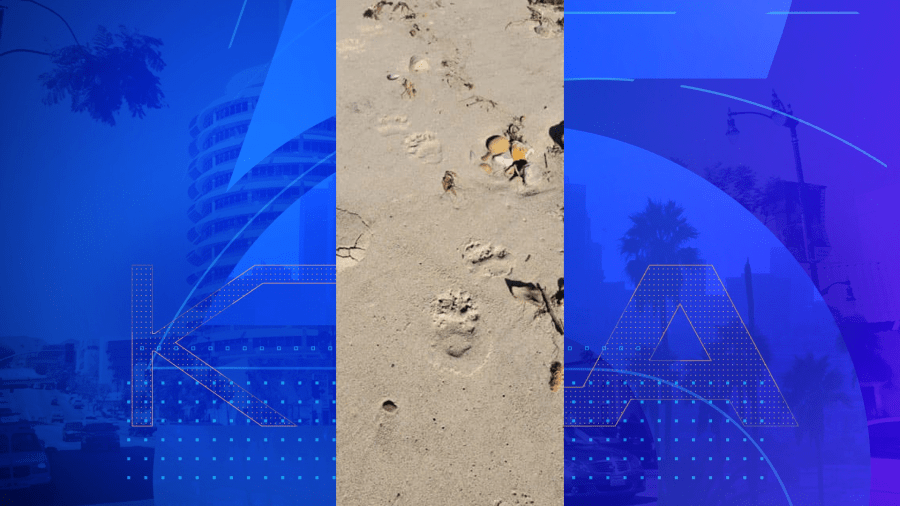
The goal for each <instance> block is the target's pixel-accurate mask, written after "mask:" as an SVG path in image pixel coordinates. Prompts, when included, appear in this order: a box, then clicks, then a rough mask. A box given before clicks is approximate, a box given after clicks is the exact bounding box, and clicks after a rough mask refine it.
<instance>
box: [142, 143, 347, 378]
mask: <svg viewBox="0 0 900 506" xmlns="http://www.w3.org/2000/svg"><path fill="white" fill-rule="evenodd" d="M335 153H337V151H332V152H331V154H330V155H328V156H326V157H325V158H322V159H321V160H319V161H318V162H316V164H315V165H313V166H312V167H310V168H309V170H307V171H306V172H304V173H303V174H300V175H299V176H297V179H294V180H293V181H291V184H289V185H286V186H285V187H284V188H282V189H281V191H280V192H278V193H277V194H276V195H275V196H274V197H272V200H270V201H268V202H266V204H265V205H264V206H262V207H261V208H260V209H259V211H257V212H256V214H254V215H253V217H252V218H250V219H249V220H247V223H246V224H244V226H243V227H241V229H240V230H238V232H237V234H235V235H234V237H232V238H231V240H230V241H228V244H226V245H225V248H224V249H222V251H221V252H220V253H219V255H218V256H216V258H215V259H213V261H212V262H210V264H209V267H207V268H206V271H204V272H203V275H202V276H200V279H198V280H197V283H196V284H195V285H194V288H191V293H189V294H188V296H187V297H186V298H185V299H184V302H182V303H181V307H180V308H178V311H177V312H175V318H174V319H173V320H172V321H171V322H169V324H168V325H166V331H165V333H163V336H162V339H160V340H159V344H158V345H157V346H156V351H157V352H159V350H160V349H162V345H163V342H164V341H165V340H166V337H167V336H168V335H169V329H171V328H172V325H173V324H174V323H175V321H176V320H178V317H179V316H181V311H182V310H184V305H185V304H187V301H189V300H190V299H191V296H193V295H194V292H195V291H196V290H197V287H198V286H200V282H201V281H203V278H205V277H206V274H207V273H209V271H210V269H212V268H213V266H214V265H216V262H218V261H219V259H220V258H222V255H224V254H225V252H226V251H228V248H229V247H230V246H231V243H233V242H234V241H235V240H237V238H238V237H239V236H240V235H241V234H243V233H244V230H247V227H249V226H250V224H251V223H253V220H255V219H256V218H257V216H259V215H260V214H261V213H262V212H263V211H265V210H266V208H267V207H269V206H270V205H271V204H272V202H275V199H277V198H278V197H280V196H281V194H282V193H284V192H286V191H287V189H288V188H290V187H291V186H294V185H295V184H297V181H300V180H301V179H302V178H303V176H305V175H307V174H309V173H310V171H312V170H313V169H315V168H316V167H318V166H319V165H321V164H323V163H324V162H325V160H328V159H329V158H331V157H332V156H334V155H335ZM151 367H153V362H152V361H151V362H150V363H149V364H147V369H150V368H151Z"/></svg>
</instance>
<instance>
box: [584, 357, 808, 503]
mask: <svg viewBox="0 0 900 506" xmlns="http://www.w3.org/2000/svg"><path fill="white" fill-rule="evenodd" d="M594 370H595V371H604V372H614V373H619V374H630V375H632V376H640V377H642V378H647V379H650V380H656V381H661V382H663V383H665V384H666V385H669V386H671V387H675V388H677V389H679V390H681V391H682V392H684V393H686V394H690V395H692V396H694V397H696V398H698V399H700V400H701V401H703V402H705V403H707V404H708V405H709V406H710V407H711V408H713V409H715V410H716V411H718V412H719V413H721V414H722V416H724V417H725V418H727V419H729V420H731V421H732V422H734V426H735V427H737V428H738V429H739V430H740V431H741V432H743V433H744V435H745V436H747V439H749V440H750V442H751V443H753V446H755V447H756V449H757V450H758V451H759V454H760V455H762V456H763V458H764V459H766V463H767V464H769V469H771V470H772V473H774V474H775V479H777V480H778V484H779V485H781V490H783V491H784V497H785V498H786V499H787V501H788V504H789V505H790V506H794V503H793V501H791V496H790V494H788V491H787V487H785V486H784V482H783V481H781V476H780V475H779V474H778V471H776V470H775V466H774V465H773V464H772V461H771V460H769V456H768V455H766V452H764V451H763V449H762V448H760V446H759V444H758V443H757V442H756V440H755V439H753V436H751V435H750V434H749V433H748V432H747V431H746V430H744V427H743V426H742V425H741V423H740V422H738V421H737V420H735V419H734V418H731V416H729V415H728V413H726V412H724V411H722V409H721V408H719V407H718V406H716V405H715V404H713V402H712V401H710V400H708V399H705V398H703V397H701V396H700V395H698V394H696V393H694V392H692V391H690V390H688V389H686V388H684V387H682V386H680V385H676V384H675V383H670V382H668V381H666V380H664V379H662V378H658V377H656V376H650V375H649V374H641V373H639V372H633V371H626V370H622V369H607V368H602V367H598V368H595V369H594Z"/></svg>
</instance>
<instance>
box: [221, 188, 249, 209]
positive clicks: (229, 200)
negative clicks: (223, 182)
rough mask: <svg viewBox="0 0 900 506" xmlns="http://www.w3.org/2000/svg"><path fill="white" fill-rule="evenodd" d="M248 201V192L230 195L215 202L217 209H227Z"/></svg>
mask: <svg viewBox="0 0 900 506" xmlns="http://www.w3.org/2000/svg"><path fill="white" fill-rule="evenodd" d="M246 201H247V192H239V193H229V194H226V195H225V196H223V197H219V198H217V199H216V200H215V204H216V209H224V208H226V207H230V206H234V205H238V204H241V203H243V202H246Z"/></svg>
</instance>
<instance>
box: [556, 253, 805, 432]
mask: <svg viewBox="0 0 900 506" xmlns="http://www.w3.org/2000/svg"><path fill="white" fill-rule="evenodd" d="M679 306H680V307H679ZM679 309H683V310H684V313H685V315H686V316H687V317H688V319H689V322H690V323H691V326H692V327H693V329H694V331H695V332H696V333H697V336H698V337H699V338H700V340H701V343H702V344H703V346H704V348H705V349H706V350H707V352H708V354H709V356H710V360H709V361H658V360H651V356H652V355H653V353H654V351H655V350H656V347H657V346H658V345H659V343H660V340H661V339H662V336H663V333H664V329H665V327H666V325H667V322H669V321H671V319H672V316H673V315H674V313H675V312H676V311H677V310H679ZM600 358H602V359H603V360H604V361H605V362H606V363H607V364H608V367H609V368H610V369H621V370H626V371H634V372H638V373H642V374H646V375H648V376H653V377H656V378H661V379H663V380H666V381H670V382H672V383H674V384H676V385H680V386H682V387H683V388H686V389H689V390H691V391H692V392H695V393H696V394H698V395H699V396H700V397H702V398H705V399H707V400H724V401H725V402H726V403H728V404H731V405H732V406H733V408H734V409H735V411H736V412H737V414H738V419H739V420H740V421H741V423H742V424H743V425H745V426H767V427H772V426H796V425H797V422H796V420H795V419H794V416H793V414H792V413H791V411H790V408H789V407H788V405H787V403H786V402H785V400H784V397H783V396H782V395H781V391H780V390H779V389H778V385H777V384H776V383H775V380H774V379H773V378H772V375H771V373H770V372H769V369H768V366H766V364H765V361H764V360H763V358H762V356H760V354H759V350H758V349H757V348H756V345H755V344H754V342H753V339H752V337H751V336H750V333H749V332H748V331H747V328H746V326H745V325H744V323H743V321H742V320H741V317H740V314H739V313H738V312H737V309H736V308H735V307H734V304H733V303H732V301H731V298H730V297H729V296H728V293H727V291H726V290H725V286H724V285H723V283H722V281H721V279H719V275H718V274H717V273H716V271H715V269H714V268H713V267H712V266H711V265H651V266H649V267H648V268H647V270H646V271H645V272H644V276H643V278H642V279H641V281H640V282H639V283H638V286H637V287H636V288H635V291H634V294H633V295H632V297H631V300H630V301H629V302H628V305H627V306H626V308H625V311H624V312H623V313H622V316H621V317H620V319H619V322H618V323H617V324H616V327H615V329H614V330H613V332H612V335H611V336H610V337H609V339H608V340H607V342H606V345H605V346H604V347H603V350H602V352H601V355H600V357H599V358H598V363H599V360H600ZM596 367H597V364H596V363H595V364H594V368H596ZM565 396H566V399H565V414H566V418H565V424H566V425H567V426H614V425H616V424H618V422H619V419H620V418H621V417H622V414H623V413H624V411H625V409H626V408H627V406H628V403H629V402H631V401H632V400H642V401H643V400H675V399H689V398H690V397H689V396H688V395H687V394H686V393H685V392H682V391H679V390H678V389H675V388H672V387H670V386H668V385H666V384H665V383H663V382H659V381H654V380H650V379H636V378H634V377H627V376H625V375H623V374H618V373H613V372H601V371H594V370H593V369H592V371H591V373H590V374H589V375H588V376H587V379H586V380H585V383H584V384H583V385H580V386H573V385H570V386H568V387H567V388H566V393H565Z"/></svg>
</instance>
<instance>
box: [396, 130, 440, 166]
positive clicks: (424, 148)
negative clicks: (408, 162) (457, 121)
mask: <svg viewBox="0 0 900 506" xmlns="http://www.w3.org/2000/svg"><path fill="white" fill-rule="evenodd" d="M403 144H405V145H406V152H407V153H408V154H409V156H411V157H413V158H418V159H420V160H422V162H424V163H429V164H437V163H441V161H442V160H443V159H444V150H443V147H442V146H441V141H439V140H438V139H437V137H436V136H435V134H434V133H432V132H420V133H416V134H410V135H407V136H406V138H405V139H403Z"/></svg>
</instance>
